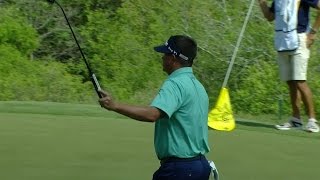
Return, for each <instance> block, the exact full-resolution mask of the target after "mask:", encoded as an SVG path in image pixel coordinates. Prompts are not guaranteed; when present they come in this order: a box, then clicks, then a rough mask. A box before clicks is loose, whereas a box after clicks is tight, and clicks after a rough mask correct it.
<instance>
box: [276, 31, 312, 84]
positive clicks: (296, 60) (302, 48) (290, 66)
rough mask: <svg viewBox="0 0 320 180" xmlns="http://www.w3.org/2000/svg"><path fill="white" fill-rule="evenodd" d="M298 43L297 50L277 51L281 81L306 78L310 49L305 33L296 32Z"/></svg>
mask: <svg viewBox="0 0 320 180" xmlns="http://www.w3.org/2000/svg"><path fill="white" fill-rule="evenodd" d="M298 36H299V41H300V43H299V44H300V45H299V47H298V49H297V50H295V51H290V52H278V65H279V74H280V79H281V80H282V81H289V80H307V69H308V60H309V57H310V50H309V49H308V48H307V35H306V33H300V34H298Z"/></svg>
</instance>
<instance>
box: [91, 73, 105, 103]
mask: <svg viewBox="0 0 320 180" xmlns="http://www.w3.org/2000/svg"><path fill="white" fill-rule="evenodd" d="M91 81H92V83H93V86H94V89H95V90H96V92H97V94H98V96H99V98H102V95H101V94H100V92H99V91H101V87H100V84H99V82H98V79H97V77H96V75H95V74H92V75H91Z"/></svg>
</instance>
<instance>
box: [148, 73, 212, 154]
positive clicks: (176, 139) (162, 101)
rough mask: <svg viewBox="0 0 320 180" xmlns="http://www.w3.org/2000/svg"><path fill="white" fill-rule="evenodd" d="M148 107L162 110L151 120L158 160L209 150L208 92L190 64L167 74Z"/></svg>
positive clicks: (204, 152)
mask: <svg viewBox="0 0 320 180" xmlns="http://www.w3.org/2000/svg"><path fill="white" fill-rule="evenodd" d="M151 106H153V107H156V108H158V109H160V110H162V111H163V112H165V113H166V116H165V117H162V118H160V119H158V120H157V121H156V123H155V131H154V133H155V134H154V146H155V151H156V154H157V156H158V158H159V159H163V158H167V157H172V156H175V157H180V158H189V157H194V156H197V155H199V154H206V153H207V152H209V150H210V148H209V145H208V125H207V123H208V109H209V99H208V94H207V92H206V90H205V89H204V87H203V86H202V84H201V83H200V82H199V81H198V80H197V79H196V78H195V76H194V74H193V72H192V68H191V67H184V68H180V69H178V70H176V71H174V72H173V73H171V74H170V75H169V77H168V79H167V80H166V81H165V82H164V83H163V85H162V87H161V89H160V90H159V93H158V94H157V96H156V97H155V99H154V100H153V102H152V103H151Z"/></svg>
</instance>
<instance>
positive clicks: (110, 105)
mask: <svg viewBox="0 0 320 180" xmlns="http://www.w3.org/2000/svg"><path fill="white" fill-rule="evenodd" d="M99 92H100V94H101V95H102V98H101V99H99V103H100V105H101V107H104V108H106V109H108V110H110V111H113V110H115V109H116V103H115V102H114V101H113V99H112V97H111V96H110V94H109V93H107V92H105V91H103V90H100V91H99Z"/></svg>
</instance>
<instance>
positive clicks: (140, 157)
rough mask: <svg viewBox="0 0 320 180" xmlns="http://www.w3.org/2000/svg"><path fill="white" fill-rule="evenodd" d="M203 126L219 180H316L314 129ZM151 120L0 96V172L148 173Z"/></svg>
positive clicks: (37, 177)
mask: <svg viewBox="0 0 320 180" xmlns="http://www.w3.org/2000/svg"><path fill="white" fill-rule="evenodd" d="M237 120H238V122H237V127H236V129H235V130H234V131H232V132H220V131H214V130H211V131H209V141H210V144H211V152H210V153H209V154H208V155H207V157H208V159H211V160H214V161H215V163H216V166H217V167H218V170H219V172H220V178H221V180H270V179H272V180H289V179H290V180H301V179H308V180H317V179H319V177H318V176H319V175H318V173H317V172H318V166H319V163H320V157H319V152H320V133H317V134H310V133H307V132H304V131H298V130H293V131H277V130H275V129H274V128H273V127H272V125H270V124H265V123H261V122H262V120H260V119H259V121H261V122H255V121H252V120H251V121H250V120H247V119H239V118H237ZM158 166H159V161H158V160H157V158H156V156H155V153H154V149H153V124H152V123H142V122H137V121H133V120H130V119H127V118H125V117H123V116H121V115H117V114H115V113H112V112H108V111H106V110H103V109H101V108H100V107H99V105H81V104H63V103H48V102H0V169H1V173H0V179H4V180H21V179H23V180H43V179H45V180H58V179H59V180H73V179H74V180H88V179H94V180H106V179H107V180H124V179H133V180H135V179H137V180H138V179H139V180H141V179H151V177H152V174H153V172H154V171H155V170H156V169H157V168H158Z"/></svg>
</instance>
